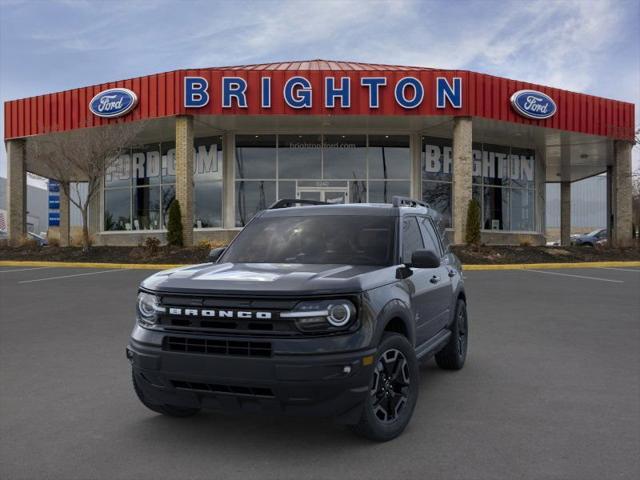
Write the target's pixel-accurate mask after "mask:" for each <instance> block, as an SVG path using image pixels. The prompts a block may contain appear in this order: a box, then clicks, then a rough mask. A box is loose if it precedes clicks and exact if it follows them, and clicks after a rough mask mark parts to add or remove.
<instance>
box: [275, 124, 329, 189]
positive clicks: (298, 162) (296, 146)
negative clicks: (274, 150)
mask: <svg viewBox="0 0 640 480" xmlns="http://www.w3.org/2000/svg"><path fill="white" fill-rule="evenodd" d="M278 174H279V176H280V178H322V136H321V135H280V136H278ZM281 198H284V197H281Z"/></svg>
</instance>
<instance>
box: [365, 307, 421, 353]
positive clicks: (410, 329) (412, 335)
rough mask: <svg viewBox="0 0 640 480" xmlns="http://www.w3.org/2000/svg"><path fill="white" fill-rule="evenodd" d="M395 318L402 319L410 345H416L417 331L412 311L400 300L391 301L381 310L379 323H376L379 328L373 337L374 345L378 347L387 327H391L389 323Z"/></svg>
mask: <svg viewBox="0 0 640 480" xmlns="http://www.w3.org/2000/svg"><path fill="white" fill-rule="evenodd" d="M395 318H398V319H400V321H401V322H402V324H403V326H404V330H405V332H406V334H407V338H408V340H409V343H411V345H415V339H416V329H415V323H414V322H413V315H412V313H411V309H410V308H409V306H408V305H407V304H406V303H404V302H403V301H402V300H398V299H393V300H390V301H389V302H387V304H386V305H385V306H384V307H382V309H381V310H380V313H379V314H378V321H377V322H376V323H377V325H378V327H377V329H376V332H375V333H374V337H373V344H374V345H378V344H379V343H380V341H381V340H382V335H383V334H384V331H385V329H386V328H387V325H389V322H391V320H393V319H395Z"/></svg>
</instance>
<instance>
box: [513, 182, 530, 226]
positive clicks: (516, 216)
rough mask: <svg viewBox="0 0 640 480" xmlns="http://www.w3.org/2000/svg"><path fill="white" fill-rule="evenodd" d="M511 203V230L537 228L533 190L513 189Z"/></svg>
mask: <svg viewBox="0 0 640 480" xmlns="http://www.w3.org/2000/svg"><path fill="white" fill-rule="evenodd" d="M510 204H511V209H510V219H511V227H510V228H511V230H516V231H533V230H534V229H535V225H534V224H535V221H534V211H535V209H534V204H535V197H534V192H533V190H521V189H519V188H514V189H512V190H511V198H510Z"/></svg>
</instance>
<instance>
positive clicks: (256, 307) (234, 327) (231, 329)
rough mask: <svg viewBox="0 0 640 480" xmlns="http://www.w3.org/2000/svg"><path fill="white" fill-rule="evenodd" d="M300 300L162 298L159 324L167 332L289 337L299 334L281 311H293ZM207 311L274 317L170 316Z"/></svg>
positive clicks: (173, 296) (171, 296)
mask: <svg viewBox="0 0 640 480" xmlns="http://www.w3.org/2000/svg"><path fill="white" fill-rule="evenodd" d="M297 302H298V300H268V299H256V298H229V297H225V298H223V297H200V296H197V297H192V296H179V295H172V294H168V295H163V296H162V299H161V303H162V305H163V306H164V307H165V308H167V313H165V314H161V315H160V316H159V322H158V323H159V325H161V326H163V327H164V328H165V329H167V330H174V331H176V332H177V331H181V332H203V333H216V332H219V333H224V334H227V335H228V334H233V335H260V336H262V335H264V336H278V335H280V336H282V335H285V336H289V335H300V334H301V332H300V331H299V330H298V329H296V327H295V325H294V323H293V322H292V321H291V320H290V319H280V315H279V314H280V312H282V311H289V310H291V309H292V308H293V307H294V306H295V305H296V303H297ZM171 307H176V308H208V309H213V310H220V309H226V310H231V311H238V310H242V311H247V312H252V313H253V312H259V311H260V312H269V313H271V314H272V318H269V319H258V318H215V317H214V318H207V317H202V316H200V315H196V316H193V315H170V314H169V313H168V311H169V310H168V309H169V308H171Z"/></svg>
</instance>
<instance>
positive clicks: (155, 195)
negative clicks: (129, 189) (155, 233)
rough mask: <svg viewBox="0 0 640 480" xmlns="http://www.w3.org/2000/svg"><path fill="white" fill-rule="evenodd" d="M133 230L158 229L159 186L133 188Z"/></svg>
mask: <svg viewBox="0 0 640 480" xmlns="http://www.w3.org/2000/svg"><path fill="white" fill-rule="evenodd" d="M133 192H134V195H133V222H132V228H133V230H158V229H159V228H160V188H159V187H138V188H134V189H133Z"/></svg>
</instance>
